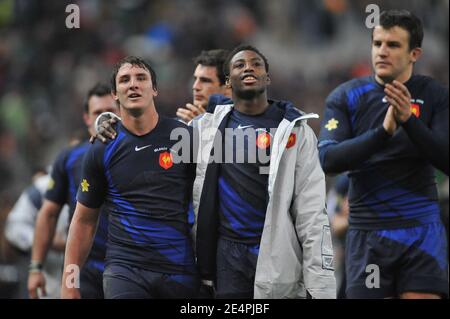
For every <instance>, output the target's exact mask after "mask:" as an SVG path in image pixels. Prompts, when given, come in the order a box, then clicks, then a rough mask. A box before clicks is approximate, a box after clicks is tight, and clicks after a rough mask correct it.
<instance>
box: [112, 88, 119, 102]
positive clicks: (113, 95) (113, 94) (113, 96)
mask: <svg viewBox="0 0 450 319" xmlns="http://www.w3.org/2000/svg"><path fill="white" fill-rule="evenodd" d="M111 96H112V98H113V99H114V101H116V102H117V103H119V97H118V96H117V92H116V91H113V90H111Z"/></svg>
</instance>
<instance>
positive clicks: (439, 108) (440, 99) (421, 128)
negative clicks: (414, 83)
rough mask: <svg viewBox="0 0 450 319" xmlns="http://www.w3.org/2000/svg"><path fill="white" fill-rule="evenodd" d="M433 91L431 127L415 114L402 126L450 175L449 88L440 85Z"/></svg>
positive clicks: (424, 154) (422, 150)
mask: <svg viewBox="0 0 450 319" xmlns="http://www.w3.org/2000/svg"><path fill="white" fill-rule="evenodd" d="M433 92H434V93H433V96H434V97H435V101H433V105H432V107H433V114H432V119H431V123H430V127H427V125H426V124H425V123H424V122H423V121H421V120H419V119H418V118H417V117H415V116H414V115H411V117H410V118H409V120H408V121H406V122H405V123H403V125H402V126H403V128H404V129H405V131H406V133H407V134H408V137H409V138H410V139H411V141H412V142H413V143H414V145H415V146H416V147H417V148H418V149H419V151H420V153H421V154H422V155H423V156H424V157H425V158H427V159H428V160H429V161H430V162H431V164H432V165H433V166H434V167H436V168H437V169H439V170H441V171H442V172H444V173H445V174H446V175H447V176H448V162H449V157H448V152H449V150H448V149H449V143H448V116H449V114H448V102H449V101H448V89H446V88H443V87H438V88H435V89H434V90H433Z"/></svg>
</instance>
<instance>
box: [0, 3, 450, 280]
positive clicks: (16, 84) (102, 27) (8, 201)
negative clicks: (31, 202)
mask: <svg viewBox="0 0 450 319" xmlns="http://www.w3.org/2000/svg"><path fill="white" fill-rule="evenodd" d="M71 3H74V4H77V5H79V8H80V20H81V25H80V28H79V29H69V28H67V27H66V18H67V16H68V15H69V13H66V12H65V9H66V6H67V5H68V4H71ZM371 3H376V4H378V5H379V7H380V8H381V9H382V10H383V9H391V8H405V9H408V10H410V11H412V12H414V13H416V14H417V15H418V16H419V17H420V18H421V19H422V20H423V22H424V26H425V42H424V57H423V59H422V60H421V61H420V62H419V64H418V66H417V68H416V71H417V72H418V73H422V74H426V75H430V76H433V77H434V78H437V79H438V80H439V81H441V82H442V83H444V84H445V85H446V86H448V82H449V62H448V54H449V52H448V50H449V46H448V44H449V42H448V41H449V40H448V39H449V34H448V30H449V28H448V10H449V8H448V7H449V1H448V0H427V1H424V0H395V1H393V0H391V1H388V0H320V1H304V0H277V1H273V0H227V1H220V0H209V1H206V0H205V1H202V0H108V1H101V0H78V1H75V0H46V1H39V0H0V231H1V232H0V234H1V233H3V231H2V227H3V224H4V220H5V218H6V215H7V214H8V212H9V211H10V210H11V207H12V205H13V204H14V202H15V201H16V200H17V198H18V197H19V194H20V193H21V192H22V190H23V189H24V188H25V187H26V186H27V185H28V184H29V183H30V181H31V176H32V175H33V173H34V172H36V171H38V170H42V168H43V167H46V166H47V165H49V164H51V162H52V161H53V159H54V157H55V154H56V153H57V152H58V151H59V150H60V149H61V148H62V147H64V146H65V145H67V143H68V141H69V139H70V138H73V137H74V136H76V135H79V134H80V133H78V132H80V131H84V129H83V122H82V118H81V112H82V107H83V102H84V101H83V99H84V96H85V95H86V92H87V90H88V88H90V87H91V86H93V85H94V84H95V83H96V82H98V81H103V82H105V81H109V77H110V72H111V69H112V66H113V65H114V63H115V62H116V61H118V60H119V59H120V58H122V57H123V56H126V55H138V56H141V57H144V58H146V59H148V60H149V61H150V63H151V64H152V65H153V66H154V68H155V70H156V72H157V75H158V89H159V96H158V98H157V108H158V110H159V111H160V112H161V113H162V114H165V115H167V116H175V112H176V109H177V108H178V107H181V106H183V105H184V104H185V103H186V102H188V101H190V100H191V86H192V72H193V63H192V59H193V57H195V56H196V55H198V54H199V53H200V51H201V50H206V49H215V48H226V49H230V48H233V47H234V46H235V45H237V44H239V43H250V44H253V45H255V46H256V47H258V48H259V49H260V50H261V51H262V52H263V53H264V54H265V55H266V56H267V57H268V59H269V63H270V73H271V78H272V85H271V87H270V91H269V95H270V96H271V97H272V98H274V99H284V100H291V101H293V102H294V104H296V105H297V106H298V107H300V108H301V109H303V110H305V111H307V112H315V113H318V114H319V115H321V114H322V112H323V108H324V101H325V98H326V96H327V95H328V94H329V93H330V92H331V90H332V89H333V88H335V87H336V86H337V85H338V84H340V83H342V82H344V81H346V80H348V79H350V78H352V77H355V76H364V75H368V74H370V73H371V65H370V33H371V31H370V30H369V29H367V28H366V27H365V20H366V17H367V15H368V14H369V13H366V6H367V5H368V4H371ZM319 124H320V122H319V121H316V122H311V125H312V126H313V128H314V130H315V131H316V133H318V130H319ZM441 182H442V183H441V184H442V185H443V186H442V188H441V195H442V198H443V201H444V202H445V200H446V201H447V208H446V209H447V218H448V179H445V178H444V177H442V181H441ZM330 185H333V181H331V183H330ZM1 238H3V236H0V263H2V262H7V261H8V260H9V258H10V252H9V249H8V244H7V243H6V241H5V240H2V239H1ZM0 276H1V272H0Z"/></svg>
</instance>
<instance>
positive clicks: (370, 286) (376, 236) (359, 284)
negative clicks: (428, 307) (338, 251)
mask: <svg viewBox="0 0 450 319" xmlns="http://www.w3.org/2000/svg"><path fill="white" fill-rule="evenodd" d="M345 263H346V265H345V266H346V275H347V291H346V292H347V297H348V298H370V299H372V298H392V297H399V296H400V294H402V293H404V292H421V293H434V294H439V295H441V296H443V297H447V296H448V250H447V238H446V235H445V229H444V227H443V225H442V224H441V223H431V224H427V225H421V226H418V227H411V228H401V229H392V230H373V231H364V230H356V229H349V230H348V232H347V239H346V247H345Z"/></svg>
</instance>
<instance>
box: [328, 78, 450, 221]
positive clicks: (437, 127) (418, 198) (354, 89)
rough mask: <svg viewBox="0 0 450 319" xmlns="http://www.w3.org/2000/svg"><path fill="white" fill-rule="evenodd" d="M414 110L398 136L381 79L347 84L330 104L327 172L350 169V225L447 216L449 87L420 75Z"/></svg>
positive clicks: (410, 84)
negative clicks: (443, 187) (389, 123)
mask: <svg viewBox="0 0 450 319" xmlns="http://www.w3.org/2000/svg"><path fill="white" fill-rule="evenodd" d="M405 85H406V87H407V88H408V90H409V92H410V93H411V97H412V101H411V110H412V112H413V115H412V116H411V118H410V119H409V120H408V121H407V122H406V123H404V124H403V125H402V126H401V127H400V128H399V129H398V130H397V132H396V133H395V134H394V136H392V137H391V136H390V135H389V134H387V133H386V132H385V130H384V129H383V127H382V125H383V120H384V117H385V114H386V112H387V109H388V107H389V104H388V102H387V101H386V100H385V93H384V86H382V85H380V84H378V83H377V82H376V80H375V78H374V77H373V76H371V77H366V78H359V79H354V80H352V81H349V82H347V83H344V84H343V85H341V86H339V87H338V88H337V89H336V90H334V91H333V92H332V93H331V94H330V96H329V97H328V98H327V101H326V109H325V115H324V118H323V121H322V127H321V133H320V137H319V154H320V160H321V164H322V167H323V168H324V171H325V172H326V173H340V172H344V171H349V172H350V173H349V178H350V188H349V202H350V226H351V227H353V228H359V229H387V228H401V227H412V226H416V225H421V224H426V223H429V222H436V221H439V220H440V219H439V206H438V196H437V189H436V183H435V177H434V168H433V166H435V167H436V168H439V169H441V170H443V171H444V172H445V173H446V174H448V89H446V88H444V87H442V86H441V85H439V84H438V83H437V82H436V81H435V80H433V79H431V78H429V77H425V76H420V75H414V76H412V78H411V79H410V80H409V81H407V82H406V83H405Z"/></svg>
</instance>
